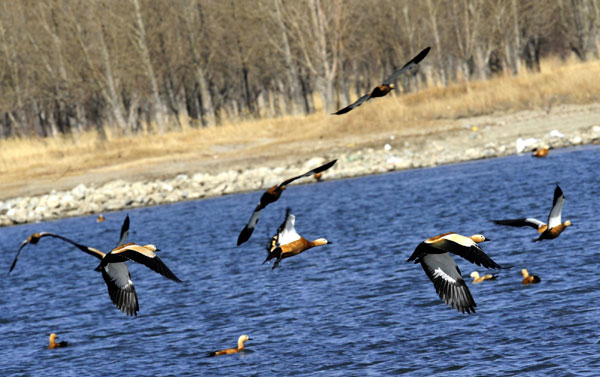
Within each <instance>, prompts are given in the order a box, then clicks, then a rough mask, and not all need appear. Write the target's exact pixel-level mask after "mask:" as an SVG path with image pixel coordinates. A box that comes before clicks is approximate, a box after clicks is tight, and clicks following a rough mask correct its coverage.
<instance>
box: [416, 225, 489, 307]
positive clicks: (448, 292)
mask: <svg viewBox="0 0 600 377" xmlns="http://www.w3.org/2000/svg"><path fill="white" fill-rule="evenodd" d="M485 241H489V239H486V238H485V237H484V236H483V235H481V234H476V235H473V236H470V237H465V236H462V235H460V234H457V233H444V234H440V235H438V236H435V237H431V238H428V239H426V240H425V241H423V242H421V243H420V244H419V245H418V246H417V248H416V249H415V251H414V252H413V253H412V255H411V256H410V258H408V260H407V262H411V261H414V262H415V263H421V267H423V270H424V271H425V273H426V274H427V276H428V277H429V279H430V280H431V281H432V282H433V286H434V287H435V290H436V292H437V294H438V295H439V296H440V298H441V299H442V300H443V301H444V302H445V303H446V304H448V305H450V306H451V307H452V308H455V309H456V310H458V311H460V312H462V313H464V312H467V313H475V307H476V306H477V304H475V301H474V300H473V296H471V292H470V291H469V288H468V287H467V284H466V283H465V281H464V280H463V278H462V274H461V272H460V269H459V268H458V265H457V264H456V262H454V259H453V258H452V257H451V256H450V254H449V253H452V254H456V255H458V256H461V257H463V258H464V259H466V260H468V261H469V262H471V263H475V264H477V265H478V266H483V267H485V268H501V267H500V265H498V264H497V263H496V262H494V261H493V260H492V258H490V257H489V256H487V254H485V253H484V252H483V250H482V249H481V248H480V247H479V245H478V243H481V242H485Z"/></svg>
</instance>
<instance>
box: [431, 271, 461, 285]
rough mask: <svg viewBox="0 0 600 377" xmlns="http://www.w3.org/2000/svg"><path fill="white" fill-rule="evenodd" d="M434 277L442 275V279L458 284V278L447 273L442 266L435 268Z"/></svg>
mask: <svg viewBox="0 0 600 377" xmlns="http://www.w3.org/2000/svg"><path fill="white" fill-rule="evenodd" d="M433 277H434V278H437V277H441V278H442V279H444V280H445V281H447V282H449V283H453V284H456V280H455V279H453V278H452V276H450V275H448V274H447V273H445V272H444V270H442V268H441V267H438V268H436V269H435V270H433Z"/></svg>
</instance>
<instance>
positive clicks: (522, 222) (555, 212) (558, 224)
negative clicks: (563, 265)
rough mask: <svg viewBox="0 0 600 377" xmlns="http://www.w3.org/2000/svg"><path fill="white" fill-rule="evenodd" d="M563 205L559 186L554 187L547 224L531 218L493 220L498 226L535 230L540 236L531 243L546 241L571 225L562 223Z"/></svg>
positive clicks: (566, 222)
mask: <svg viewBox="0 0 600 377" xmlns="http://www.w3.org/2000/svg"><path fill="white" fill-rule="evenodd" d="M564 205H565V196H564V195H563V192H562V190H561V188H560V186H559V185H556V188H555V189H554V199H553V200H552V209H551V210H550V214H549V215H548V224H546V223H544V222H543V221H540V220H538V219H534V218H532V217H527V218H520V219H509V220H493V221H494V222H495V223H496V224H498V225H509V226H529V227H532V228H534V229H537V231H538V233H540V236H539V237H538V238H534V239H533V240H532V241H533V242H536V241H541V240H546V239H554V238H556V237H558V236H560V234H561V233H562V232H563V231H564V230H565V229H566V228H567V227H569V226H571V225H573V223H571V220H567V221H565V222H562V220H561V218H562V209H563V206H564Z"/></svg>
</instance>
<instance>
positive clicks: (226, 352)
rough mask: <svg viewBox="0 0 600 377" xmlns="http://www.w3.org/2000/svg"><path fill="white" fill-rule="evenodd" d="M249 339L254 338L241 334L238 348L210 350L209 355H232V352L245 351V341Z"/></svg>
mask: <svg viewBox="0 0 600 377" xmlns="http://www.w3.org/2000/svg"><path fill="white" fill-rule="evenodd" d="M247 340H252V338H250V337H248V335H241V336H240V337H239V338H238V346H237V348H227V349H224V350H220V351H214V352H210V353H209V354H208V355H207V357H211V356H221V355H231V354H234V353H238V352H240V351H243V350H244V342H245V341H247Z"/></svg>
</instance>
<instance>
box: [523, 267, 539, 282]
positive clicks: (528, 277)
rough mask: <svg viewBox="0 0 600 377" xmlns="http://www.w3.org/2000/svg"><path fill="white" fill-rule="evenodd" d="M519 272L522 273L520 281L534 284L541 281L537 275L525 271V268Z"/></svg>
mask: <svg viewBox="0 0 600 377" xmlns="http://www.w3.org/2000/svg"><path fill="white" fill-rule="evenodd" d="M521 274H523V281H522V283H523V284H525V285H528V284H536V283H539V282H541V281H542V279H540V277H539V276H537V275H534V274H530V273H529V271H527V269H525V268H524V269H522V270H521Z"/></svg>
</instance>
